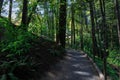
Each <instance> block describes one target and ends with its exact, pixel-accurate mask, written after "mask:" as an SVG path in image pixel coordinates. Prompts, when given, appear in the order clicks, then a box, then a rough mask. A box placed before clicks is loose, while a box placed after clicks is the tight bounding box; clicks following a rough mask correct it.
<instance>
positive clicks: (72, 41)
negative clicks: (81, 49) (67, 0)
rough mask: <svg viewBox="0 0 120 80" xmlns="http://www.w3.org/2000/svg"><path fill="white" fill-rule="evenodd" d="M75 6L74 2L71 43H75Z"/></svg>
mask: <svg viewBox="0 0 120 80" xmlns="http://www.w3.org/2000/svg"><path fill="white" fill-rule="evenodd" d="M74 13H75V11H74V7H73V4H71V17H72V19H71V20H72V21H71V45H72V46H73V45H75V22H74Z"/></svg>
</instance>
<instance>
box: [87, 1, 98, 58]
mask: <svg viewBox="0 0 120 80" xmlns="http://www.w3.org/2000/svg"><path fill="white" fill-rule="evenodd" d="M89 6H90V16H91V24H92V44H93V55H94V59H95V55H96V53H97V51H96V50H97V42H96V36H95V21H94V8H93V6H94V0H92V1H89Z"/></svg>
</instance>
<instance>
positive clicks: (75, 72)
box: [73, 71, 90, 76]
mask: <svg viewBox="0 0 120 80" xmlns="http://www.w3.org/2000/svg"><path fill="white" fill-rule="evenodd" d="M73 73H74V74H78V75H85V76H90V73H88V72H82V71H74V72H73Z"/></svg>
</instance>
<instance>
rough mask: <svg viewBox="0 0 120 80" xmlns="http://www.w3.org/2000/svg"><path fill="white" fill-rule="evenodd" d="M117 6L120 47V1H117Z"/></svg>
mask: <svg viewBox="0 0 120 80" xmlns="http://www.w3.org/2000/svg"><path fill="white" fill-rule="evenodd" d="M115 5H116V14H117V20H118V21H117V28H118V39H119V46H120V11H119V1H118V0H115Z"/></svg>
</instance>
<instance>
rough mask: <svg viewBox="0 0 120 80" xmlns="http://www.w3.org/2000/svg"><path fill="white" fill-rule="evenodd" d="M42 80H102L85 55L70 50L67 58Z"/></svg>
mask: <svg viewBox="0 0 120 80" xmlns="http://www.w3.org/2000/svg"><path fill="white" fill-rule="evenodd" d="M40 80H100V79H99V75H98V73H97V71H96V69H95V68H94V67H93V65H92V63H91V62H90V61H89V59H88V58H87V56H86V55H85V54H82V53H80V52H77V51H74V50H68V51H67V56H65V59H64V60H61V61H60V62H59V63H57V64H56V65H55V66H53V67H52V69H51V70H50V71H48V72H46V73H45V75H44V76H43V77H42V78H41V79H40Z"/></svg>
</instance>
